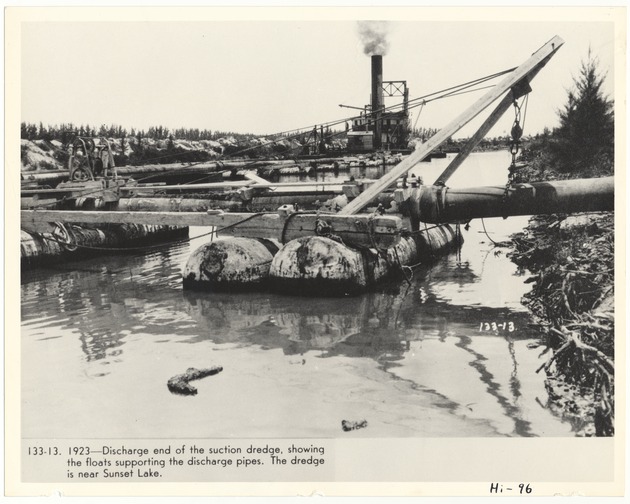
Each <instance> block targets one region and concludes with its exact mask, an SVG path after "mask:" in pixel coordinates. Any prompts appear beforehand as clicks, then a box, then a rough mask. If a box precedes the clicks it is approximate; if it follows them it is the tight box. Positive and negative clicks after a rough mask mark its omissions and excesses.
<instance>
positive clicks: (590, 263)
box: [510, 212, 614, 436]
mask: <svg viewBox="0 0 630 504" xmlns="http://www.w3.org/2000/svg"><path fill="white" fill-rule="evenodd" d="M513 243H514V247H515V250H514V251H513V252H512V253H511V254H510V255H511V258H512V260H513V261H514V262H515V263H516V264H518V265H519V267H522V268H526V269H527V270H529V271H530V272H531V273H532V274H533V276H532V277H531V278H530V280H529V281H530V282H531V283H532V290H531V292H530V293H529V294H527V295H526V296H525V297H524V300H523V302H524V304H525V305H526V306H527V307H528V308H529V309H530V310H531V312H532V313H533V315H534V317H535V319H536V322H537V325H538V326H539V327H540V330H541V334H542V337H541V340H542V341H541V347H546V349H545V350H544V352H548V353H549V358H548V360H547V361H546V364H545V365H544V366H542V367H541V368H540V369H539V372H545V373H546V374H547V378H546V382H545V384H546V388H547V391H548V393H549V399H550V406H551V407H552V408H553V409H556V410H557V411H558V412H559V413H560V414H562V415H563V416H566V417H567V418H568V419H570V420H571V422H572V423H573V425H574V428H575V430H576V432H577V433H578V435H582V436H593V435H596V436H611V435H613V433H614V367H613V359H614V214H613V213H612V212H609V213H598V214H581V215H572V216H568V217H567V216H563V215H553V216H545V217H535V218H533V219H532V220H531V221H530V224H529V226H528V227H527V228H526V230H525V232H523V233H520V234H518V235H516V236H514V237H513Z"/></svg>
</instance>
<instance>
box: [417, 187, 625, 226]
mask: <svg viewBox="0 0 630 504" xmlns="http://www.w3.org/2000/svg"><path fill="white" fill-rule="evenodd" d="M411 200H412V214H416V216H417V218H418V219H419V220H420V221H421V222H427V223H434V224H438V223H443V222H456V221H468V220H471V219H477V218H481V217H508V216H515V215H538V214H552V213H574V212H602V211H611V210H614V205H615V183H614V177H603V178H591V179H574V180H558V181H553V182H533V183H531V184H513V185H511V186H510V187H509V188H508V189H507V191H506V188H505V186H485V187H472V188H464V189H452V188H449V187H444V186H421V187H420V188H419V190H418V191H414V194H413V195H412V196H411ZM416 212H418V213H416Z"/></svg>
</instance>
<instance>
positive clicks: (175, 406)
mask: <svg viewBox="0 0 630 504" xmlns="http://www.w3.org/2000/svg"><path fill="white" fill-rule="evenodd" d="M447 162H448V159H447V160H444V159H442V160H434V161H432V162H431V163H422V164H420V165H419V166H418V167H417V168H416V169H415V171H416V172H417V173H419V174H421V175H422V176H423V177H424V179H425V181H427V182H432V181H433V180H434V178H435V176H436V175H437V174H438V173H440V171H441V170H442V169H443V168H444V167H445V165H446V163H447ZM508 163H509V158H508V155H507V153H504V152H501V153H484V154H475V155H472V156H471V157H470V159H469V161H468V162H467V164H466V165H465V166H464V167H462V168H461V169H460V171H459V172H458V173H457V174H456V176H455V177H453V179H452V180H451V185H452V186H470V185H483V184H502V183H504V182H505V177H506V170H507V166H508ZM369 170H370V169H368V171H369ZM376 175H378V174H371V173H368V174H367V176H376ZM331 176H332V175H327V178H330V177H331ZM344 176H346V175H343V174H342V175H341V177H342V178H343V177H344ZM526 220H527V219H525V218H510V219H508V220H502V219H487V220H486V222H485V224H486V228H487V230H488V233H489V234H490V236H491V237H492V238H493V239H494V240H501V239H505V238H506V237H507V236H508V235H509V234H511V233H513V232H515V231H518V230H519V229H521V228H522V227H523V226H524V225H525V223H526ZM205 231H207V230H205V229H200V228H198V229H191V236H199V235H201V234H202V233H204V232H205ZM464 238H465V240H466V242H465V244H464V247H463V248H462V250H461V252H460V253H456V254H452V255H450V256H447V257H444V258H442V259H441V260H439V262H437V263H435V264H433V265H431V266H425V267H421V268H417V269H416V270H415V272H414V277H413V281H412V283H411V285H407V284H406V283H402V284H399V283H391V284H387V285H384V286H383V287H382V288H380V289H379V290H377V291H374V292H370V293H367V294H364V295H362V296H359V297H355V298H346V299H338V298H335V299H325V298H315V299H312V298H306V299H302V298H293V297H288V296H280V295H274V294H269V293H248V294H238V295H229V294H228V295H226V294H213V293H189V292H183V290H182V286H181V274H182V270H183V267H184V265H185V263H186V260H187V258H188V256H189V254H190V252H191V251H192V250H194V249H195V248H197V247H199V246H200V245H201V244H202V243H203V241H204V240H205V238H202V239H197V240H192V241H191V242H190V243H188V244H182V245H177V246H170V247H168V246H167V247H165V248H163V249H159V250H158V251H152V252H150V253H146V254H139V253H134V254H128V255H119V256H104V257H100V258H98V259H91V260H83V261H77V262H74V263H68V264H64V265H59V266H56V267H54V268H46V269H38V270H35V271H29V272H23V275H22V276H23V278H22V291H21V301H22V407H23V409H22V428H23V431H22V434H23V436H24V437H27V438H28V437H40V438H44V437H59V438H63V437H73V438H83V437H84V438H90V437H112V438H116V437H118V438H120V437H126V438H131V437H166V438H169V437H199V438H202V437H210V438H221V437H285V436H286V437H340V436H348V435H349V434H348V433H343V432H342V430H341V427H340V424H341V421H342V420H354V421H359V420H367V421H368V427H367V428H365V429H362V430H357V431H354V432H352V433H351V434H350V435H352V436H362V437H388V436H451V437H462V436H571V435H573V433H572V430H571V427H570V425H569V424H568V423H566V422H564V421H563V420H562V419H560V418H558V417H557V416H554V414H553V413H552V412H551V411H550V410H549V409H547V407H546V403H547V394H546V392H545V390H544V386H543V376H541V375H540V374H536V373H535V369H536V368H537V367H538V366H539V365H540V363H541V362H543V361H542V360H541V359H543V358H544V356H543V357H540V355H539V354H540V352H541V350H540V349H530V348H528V344H530V343H532V342H533V341H534V340H535V337H536V333H535V332H534V330H533V329H531V328H529V327H528V325H527V324H528V314H527V312H526V311H525V310H524V308H523V307H522V306H521V304H520V298H521V296H522V295H523V294H524V293H525V292H526V291H527V285H525V284H524V283H523V281H524V280H525V278H526V277H524V276H519V275H517V274H516V268H515V266H514V265H513V264H512V263H511V262H510V261H509V260H508V259H507V258H506V257H505V251H506V249H493V248H492V244H491V243H490V242H489V240H488V238H487V237H486V236H485V234H483V232H482V228H481V222H480V221H479V222H477V221H475V222H473V223H472V225H471V228H470V230H469V231H467V232H466V231H464ZM497 251H499V252H498V253H496V252H497ZM493 322H495V323H498V324H501V325H502V324H503V323H505V324H506V329H505V330H503V329H499V330H497V331H492V330H490V331H483V330H481V331H480V327H482V328H483V324H485V323H489V324H491V323H493ZM510 323H511V324H513V326H514V330H513V331H509V327H510V326H509V324H510ZM212 365H221V366H223V369H224V370H223V372H222V373H220V374H218V375H216V376H212V377H209V378H205V379H203V380H200V381H196V382H193V384H194V385H195V386H196V387H197V389H198V390H199V393H198V395H197V396H194V397H182V396H177V395H173V394H171V393H170V392H169V391H168V389H167V387H166V382H167V380H168V379H169V378H170V377H172V376H174V375H176V374H180V373H183V372H184V371H185V370H186V369H187V368H189V367H198V368H202V367H208V366H212Z"/></svg>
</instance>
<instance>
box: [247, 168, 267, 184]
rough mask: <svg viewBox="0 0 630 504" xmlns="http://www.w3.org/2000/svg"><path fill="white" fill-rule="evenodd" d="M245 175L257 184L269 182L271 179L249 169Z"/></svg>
mask: <svg viewBox="0 0 630 504" xmlns="http://www.w3.org/2000/svg"><path fill="white" fill-rule="evenodd" d="M243 176H244V177H245V178H246V179H247V180H251V181H252V182H256V184H268V183H269V181H268V180H266V179H264V178H262V177H259V176H258V175H256V172H253V171H247V172H245V173H244V174H243Z"/></svg>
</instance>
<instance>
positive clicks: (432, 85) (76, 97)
mask: <svg viewBox="0 0 630 504" xmlns="http://www.w3.org/2000/svg"><path fill="white" fill-rule="evenodd" d="M556 15H557V13H556ZM545 18H546V16H541V19H545ZM448 19H449V18H448V17H445V18H444V21H431V22H427V21H422V20H418V21H401V20H398V21H392V22H390V23H389V24H388V43H389V50H388V53H387V54H386V55H385V57H384V60H383V68H384V72H383V74H384V79H385V80H406V81H407V83H408V86H409V88H410V97H411V98H414V97H417V96H420V95H424V94H427V93H430V92H433V91H437V90H439V89H442V88H446V87H449V86H453V85H456V84H459V83H463V82H465V81H468V80H471V79H474V78H477V77H482V76H485V75H487V74H491V73H494V72H497V71H500V70H504V69H507V68H510V67H513V66H517V65H519V64H520V63H522V62H523V61H524V60H525V59H527V58H528V57H529V55H531V53H533V52H534V51H535V50H537V49H538V48H539V47H540V46H542V45H543V44H544V43H545V42H547V41H548V40H549V39H550V38H552V37H553V36H554V35H559V36H560V37H562V38H563V39H564V40H565V45H564V46H563V47H562V48H561V49H560V51H559V52H558V53H557V54H556V55H555V56H554V57H553V58H552V60H551V61H550V62H549V63H548V64H547V66H546V67H545V68H544V69H543V70H542V71H541V72H540V73H539V75H538V76H537V77H536V79H535V80H534V82H533V83H532V88H533V93H532V94H531V96H530V99H529V105H528V110H527V116H526V123H525V133H526V134H527V133H536V132H539V131H542V129H543V128H544V127H550V128H552V127H554V126H555V125H556V124H557V115H556V111H557V109H558V108H559V107H561V106H562V105H563V104H564V103H565V101H566V95H567V92H566V90H567V88H569V87H570V86H571V84H572V77H573V76H575V75H577V74H578V71H579V66H580V61H581V60H583V59H584V58H586V56H587V53H588V49H589V46H590V47H591V49H592V52H593V54H594V55H595V56H596V57H597V58H599V61H600V68H601V70H602V71H603V72H607V73H608V78H607V80H606V85H605V91H606V92H607V93H608V94H611V95H612V94H613V91H614V89H613V76H614V65H613V60H614V34H613V24H612V23H610V22H563V21H558V20H557V19H556V20H555V21H553V22H545V21H533V22H532V21H528V22H514V21H501V22H478V21H475V22H465V21H457V22H453V21H449V20H448ZM21 42H22V47H21V56H22V59H21V90H22V96H21V111H22V120H23V121H27V122H39V121H42V122H43V123H44V124H55V123H61V122H73V123H75V124H80V123H89V124H92V125H96V126H98V125H100V124H111V123H115V124H120V125H122V126H125V127H127V128H131V127H135V128H145V129H146V128H148V127H149V126H152V125H164V126H167V127H169V128H171V129H172V128H176V127H188V128H201V129H203V128H207V129H212V130H222V131H226V130H230V131H238V132H243V133H247V132H251V133H256V134H263V133H271V132H276V131H282V130H287V129H292V128H298V127H302V126H307V125H310V124H316V123H321V122H325V121H330V120H333V119H341V118H344V117H348V116H350V115H352V114H353V112H352V111H351V110H349V109H341V108H339V107H338V104H340V103H344V104H349V105H356V106H363V105H364V104H366V103H369V95H370V58H369V57H368V56H366V55H364V53H363V46H362V44H361V41H360V38H359V36H358V30H357V22H356V21H346V20H344V21H308V20H300V21H218V22H212V21H193V22H135V21H134V22H129V21H128V22H27V23H24V24H23V25H22V40H21ZM483 92H485V91H482V92H481V93H473V94H467V95H463V96H460V97H457V98H452V99H449V100H442V101H439V102H434V103H431V104H429V105H427V106H426V107H425V108H424V109H423V111H422V113H421V115H420V118H419V120H418V122H417V125H418V126H425V127H436V128H439V127H441V126H444V125H445V124H447V123H448V122H449V121H450V120H451V119H453V118H454V117H455V116H456V115H457V114H459V113H460V112H461V111H462V110H463V109H464V108H465V107H467V106H469V105H470V104H471V103H473V102H474V101H475V100H476V99H477V98H478V97H479V96H481V95H482V94H483ZM393 100H395V99H394V98H390V99H386V105H391V104H394V103H395V101H393ZM488 112H489V110H488ZM509 114H510V115H511V112H510V113H509ZM416 119H417V110H414V111H413V115H412V121H413V122H414V123H415V122H416ZM512 120H513V116H511V117H510V116H508V117H506V118H504V120H503V121H502V122H500V123H499V124H498V125H497V126H496V127H495V129H493V130H492V131H491V132H490V135H498V134H504V132H506V131H509V129H510V126H511V122H512ZM473 126H474V124H473ZM470 129H471V128H470V127H469V128H467V129H465V130H462V134H466V135H467V134H470V133H471V131H470ZM462 134H458V135H455V136H456V137H458V136H462Z"/></svg>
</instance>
